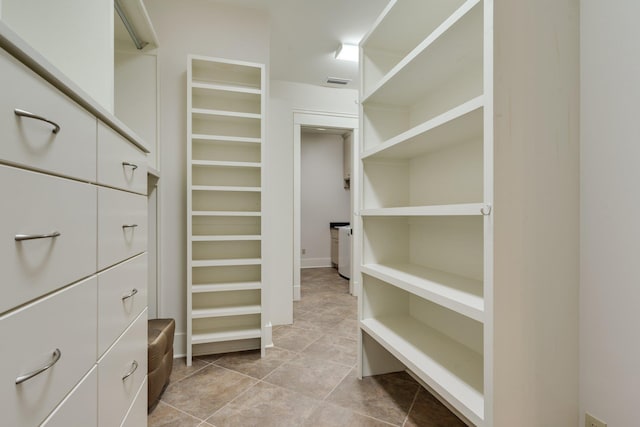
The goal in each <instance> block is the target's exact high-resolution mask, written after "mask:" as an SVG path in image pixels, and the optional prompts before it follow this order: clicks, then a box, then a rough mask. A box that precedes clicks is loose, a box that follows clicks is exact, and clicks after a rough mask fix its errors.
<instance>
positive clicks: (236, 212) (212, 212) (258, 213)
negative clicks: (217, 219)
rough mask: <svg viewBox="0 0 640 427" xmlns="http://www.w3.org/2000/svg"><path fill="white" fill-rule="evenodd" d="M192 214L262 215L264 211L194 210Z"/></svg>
mask: <svg viewBox="0 0 640 427" xmlns="http://www.w3.org/2000/svg"><path fill="white" fill-rule="evenodd" d="M191 215H192V216H262V212H252V211H192V212H191Z"/></svg>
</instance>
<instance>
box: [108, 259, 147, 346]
mask: <svg viewBox="0 0 640 427" xmlns="http://www.w3.org/2000/svg"><path fill="white" fill-rule="evenodd" d="M146 307H147V254H146V253H144V254H141V255H138V256H136V257H135V258H132V259H130V260H128V261H125V262H123V263H122V264H118V265H116V266H114V267H111V268H110V269H108V270H105V271H103V272H102V273H100V274H99V275H98V313H99V318H98V354H100V355H101V354H102V353H104V352H105V351H106V350H107V349H108V348H109V346H111V344H113V343H114V342H115V340H116V339H117V338H118V337H119V336H120V335H121V334H122V333H123V332H124V330H125V329H126V328H127V327H128V326H129V325H130V324H131V322H133V321H134V320H135V319H136V317H138V315H139V314H140V313H142V310H144V309H145V308H146Z"/></svg>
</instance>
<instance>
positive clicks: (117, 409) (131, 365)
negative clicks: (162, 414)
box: [98, 310, 147, 427]
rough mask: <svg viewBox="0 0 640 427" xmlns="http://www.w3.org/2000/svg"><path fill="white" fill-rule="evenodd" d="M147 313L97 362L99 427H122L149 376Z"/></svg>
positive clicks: (141, 315)
mask: <svg viewBox="0 0 640 427" xmlns="http://www.w3.org/2000/svg"><path fill="white" fill-rule="evenodd" d="M146 337H147V311H146V310H145V311H144V312H142V314H140V316H139V317H138V318H137V319H136V321H135V322H134V323H133V324H132V325H131V326H130V327H129V328H128V329H127V330H126V331H125V333H124V334H122V335H121V336H120V338H119V339H118V340H117V341H116V343H115V344H114V345H113V346H112V347H111V348H110V349H109V350H108V351H107V353H106V354H105V355H104V356H103V357H102V358H101V359H100V360H99V361H98V426H100V427H111V426H119V425H120V424H121V423H122V420H123V419H124V417H125V415H126V413H127V410H128V409H129V407H130V406H131V404H132V403H133V400H134V398H135V396H136V394H137V392H138V390H139V389H140V385H141V384H142V383H143V381H144V380H145V378H146V375H147V341H146Z"/></svg>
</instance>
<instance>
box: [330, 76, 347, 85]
mask: <svg viewBox="0 0 640 427" xmlns="http://www.w3.org/2000/svg"><path fill="white" fill-rule="evenodd" d="M350 81H351V79H341V78H340V77H327V83H329V84H332V85H346V84H348V83H349V82H350Z"/></svg>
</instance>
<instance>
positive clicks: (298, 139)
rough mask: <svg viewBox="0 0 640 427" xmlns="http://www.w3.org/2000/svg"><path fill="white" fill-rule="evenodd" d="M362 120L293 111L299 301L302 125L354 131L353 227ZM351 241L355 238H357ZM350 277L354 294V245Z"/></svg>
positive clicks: (295, 269)
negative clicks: (360, 124) (360, 122)
mask: <svg viewBox="0 0 640 427" xmlns="http://www.w3.org/2000/svg"><path fill="white" fill-rule="evenodd" d="M358 122H359V120H358V115H357V114H342V113H325V112H315V111H294V112H293V300H294V301H299V300H300V297H301V292H300V264H301V262H300V255H301V254H300V247H301V243H300V236H301V231H300V223H301V219H300V212H301V206H300V200H301V194H300V189H301V185H300V163H301V161H300V149H301V143H302V128H303V127H305V126H317V127H323V128H340V129H348V130H351V131H352V132H353V136H352V138H353V142H352V144H351V185H350V188H351V197H350V200H351V206H350V209H349V212H350V214H349V217H350V218H349V219H350V221H351V224H352V227H353V226H355V224H356V221H354V207H355V206H357V205H356V203H357V201H358V194H357V193H358V181H357V180H358V177H359V176H360V175H359V170H358V168H359V164H360V162H359V161H358V160H359V155H357V154H356V153H357V152H358V150H357V147H358V143H357V141H358V138H359V129H358V128H359V123H358ZM358 232H359V230H355V229H354V230H353V233H354V234H353V235H354V236H356V235H357V234H356V233H358ZM351 241H352V242H354V241H356V240H355V239H354V238H352V239H351ZM351 248H352V249H351V278H352V279H351V280H349V292H350V293H352V294H354V290H356V289H357V284H356V286H354V281H353V277H354V276H353V271H354V267H353V266H354V265H355V262H354V261H355V260H356V259H359V251H358V250H357V248H354V246H353V244H352V245H351Z"/></svg>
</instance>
